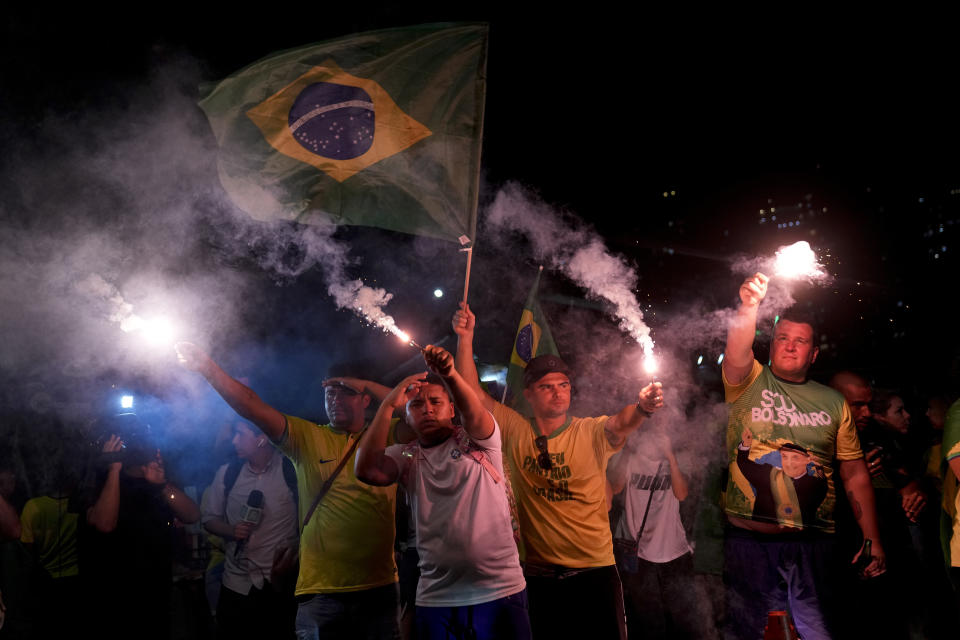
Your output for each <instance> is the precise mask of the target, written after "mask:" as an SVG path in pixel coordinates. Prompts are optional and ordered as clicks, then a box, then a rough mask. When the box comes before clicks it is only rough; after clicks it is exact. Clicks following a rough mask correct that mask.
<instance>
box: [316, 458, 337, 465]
mask: <svg viewBox="0 0 960 640" xmlns="http://www.w3.org/2000/svg"><path fill="white" fill-rule="evenodd" d="M334 460H336V458H330V459H329V460H324V459H323V458H320V460H318V462H319V463H320V464H327V463H328V462H333V461H334Z"/></svg>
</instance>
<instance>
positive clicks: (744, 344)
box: [723, 273, 770, 384]
mask: <svg viewBox="0 0 960 640" xmlns="http://www.w3.org/2000/svg"><path fill="white" fill-rule="evenodd" d="M769 280H770V279H769V278H768V277H767V276H765V275H763V274H762V273H756V274H754V275H753V276H751V277H749V278H747V279H746V280H744V281H743V284H742V285H740V307H739V308H738V309H737V313H736V315H735V316H734V317H733V319H732V320H731V321H730V327H729V328H728V330H727V347H726V349H725V350H724V353H723V374H724V375H725V376H726V378H727V381H729V382H730V383H731V384H738V383H740V382H742V381H743V379H744V378H746V377H747V375H748V374H749V373H750V369H752V368H753V339H754V338H755V337H756V334H757V309H758V308H759V306H760V302H761V301H762V300H763V298H764V297H765V296H766V295H767V282H769Z"/></svg>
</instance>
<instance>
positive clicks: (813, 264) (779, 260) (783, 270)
mask: <svg viewBox="0 0 960 640" xmlns="http://www.w3.org/2000/svg"><path fill="white" fill-rule="evenodd" d="M773 273H774V274H775V275H777V276H780V277H782V278H790V279H797V278H817V277H820V276H823V275H824V271H823V265H821V264H820V263H818V262H817V254H815V253H814V252H813V249H811V248H810V244H809V243H808V242H806V241H805V240H801V241H800V242H795V243H794V244H791V245H789V246H785V247H780V248H779V249H778V250H777V257H776V258H775V259H774V265H773Z"/></svg>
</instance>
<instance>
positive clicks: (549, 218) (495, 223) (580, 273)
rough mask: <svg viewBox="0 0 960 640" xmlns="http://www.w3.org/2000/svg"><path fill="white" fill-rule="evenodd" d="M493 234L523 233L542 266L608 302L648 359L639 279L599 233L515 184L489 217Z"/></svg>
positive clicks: (650, 344)
mask: <svg viewBox="0 0 960 640" xmlns="http://www.w3.org/2000/svg"><path fill="white" fill-rule="evenodd" d="M487 222H488V223H489V224H490V225H491V226H492V227H494V228H500V229H503V230H506V231H512V232H516V233H520V234H521V235H523V236H524V237H526V239H527V240H528V241H529V242H530V245H531V247H532V249H533V252H534V255H535V256H536V257H537V259H538V260H542V261H545V262H547V263H548V264H550V265H551V266H552V267H553V268H554V269H557V270H559V271H561V272H563V273H564V274H565V275H566V276H567V277H569V278H570V279H571V280H573V281H574V282H575V283H576V284H578V285H579V286H581V287H583V288H584V289H585V290H586V292H587V296H588V297H589V298H592V299H595V300H602V301H605V302H606V303H608V304H609V305H610V313H611V314H612V315H613V316H614V317H615V318H616V319H617V321H618V323H619V326H620V328H621V329H622V330H623V331H625V332H627V333H628V334H629V335H630V337H632V338H633V339H634V340H636V341H637V342H638V343H639V344H640V345H641V346H642V347H643V349H644V352H645V353H649V352H650V350H651V349H652V348H653V340H652V339H651V338H650V328H649V327H648V326H647V324H646V323H645V322H644V321H643V317H644V316H643V311H642V310H641V309H640V303H639V302H638V301H637V297H636V293H635V292H636V288H637V281H638V278H637V274H636V272H635V271H634V269H633V268H632V267H631V266H630V265H629V264H627V262H626V261H625V260H624V259H623V258H622V257H620V256H617V255H614V254H613V253H611V252H610V251H609V250H608V249H607V248H606V246H605V245H604V242H603V240H602V239H601V237H600V236H599V234H597V232H596V231H594V230H593V229H590V228H588V227H586V226H585V225H584V224H583V223H581V222H579V221H577V220H576V219H574V218H572V217H570V216H564V215H563V214H562V213H560V212H558V211H556V210H555V209H553V208H551V207H549V206H548V205H545V204H543V203H542V202H540V201H538V200H537V199H536V197H535V196H534V194H532V193H530V192H528V191H526V190H525V189H524V188H523V187H521V186H520V185H518V184H515V183H508V184H507V185H505V186H504V187H503V189H501V190H500V191H499V192H498V193H497V195H496V198H495V199H494V201H493V204H492V205H491V206H490V208H489V210H488V212H487Z"/></svg>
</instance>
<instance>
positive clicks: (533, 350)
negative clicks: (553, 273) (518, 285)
mask: <svg viewBox="0 0 960 640" xmlns="http://www.w3.org/2000/svg"><path fill="white" fill-rule="evenodd" d="M542 272H543V267H540V270H539V271H538V272H537V277H536V279H535V280H534V281H533V286H532V287H530V293H529V294H528V295H527V301H526V303H525V304H524V305H523V313H522V314H520V326H519V327H518V328H517V335H516V337H515V338H514V340H513V351H512V352H511V353H510V364H509V365H508V366H507V389H506V397H505V398H504V400H505V401H506V403H507V404H508V405H510V406H511V407H513V408H514V409H516V410H517V411H518V412H520V413H521V414H523V415H526V416H529V415H532V412H531V411H532V410H531V408H530V404H529V403H528V402H527V400H526V398H524V397H523V372H524V371H525V370H526V368H527V363H528V362H530V360H531V359H533V358H534V357H536V356H543V355H554V356H558V355H560V353H559V351H557V345H556V343H555V342H554V341H553V336H552V335H551V334H550V327H549V326H548V325H547V318H546V316H544V315H543V310H542V309H541V308H540V297H539V290H540V274H541V273H542Z"/></svg>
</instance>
